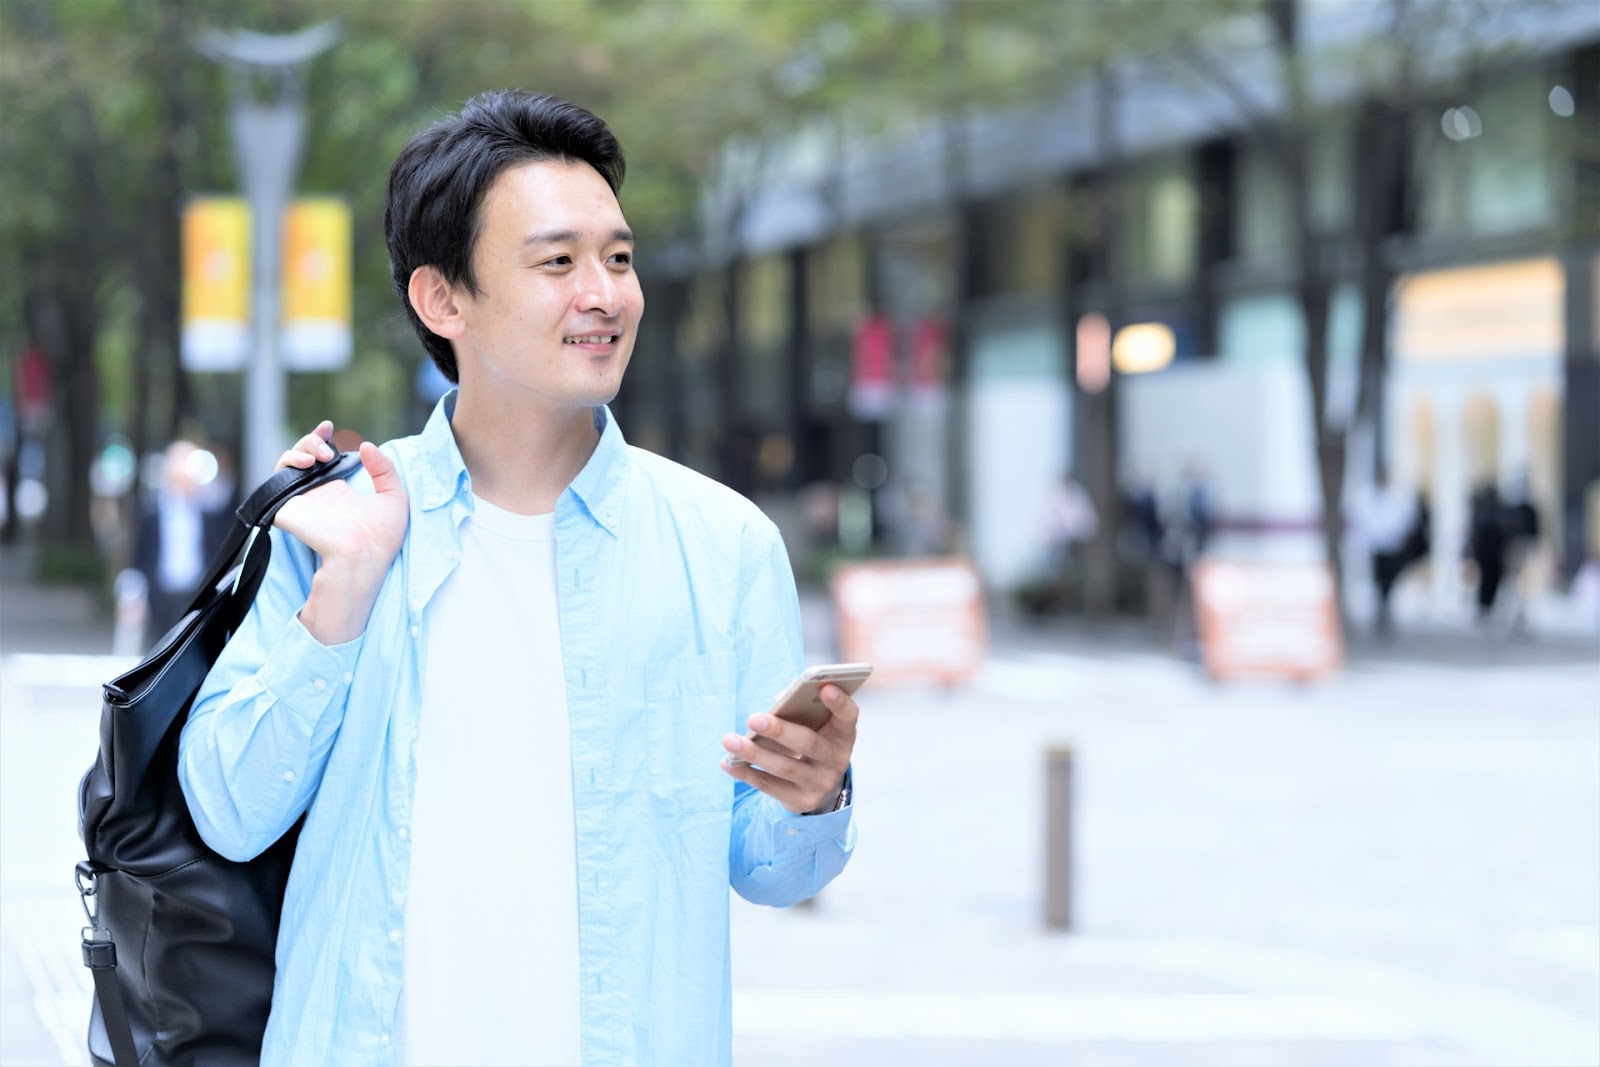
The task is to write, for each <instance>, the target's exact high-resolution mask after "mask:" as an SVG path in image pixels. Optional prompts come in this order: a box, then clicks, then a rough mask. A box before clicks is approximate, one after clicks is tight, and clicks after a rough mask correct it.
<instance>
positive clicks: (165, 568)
mask: <svg viewBox="0 0 1600 1067" xmlns="http://www.w3.org/2000/svg"><path fill="white" fill-rule="evenodd" d="M216 478H217V463H216V457H215V455H214V454H213V453H211V452H210V451H208V450H205V449H202V448H201V447H200V446H199V445H197V444H195V443H194V442H193V441H189V440H186V439H184V438H179V439H177V440H175V441H173V442H172V443H171V444H169V445H168V446H167V448H166V451H165V452H164V453H163V455H162V461H161V483H160V485H158V486H157V487H156V490H155V492H154V493H151V494H150V495H149V496H148V498H147V499H146V500H145V503H144V505H143V507H142V508H141V510H140V514H139V529H138V533H137V534H136V535H135V538H134V548H133V559H132V562H131V566H132V569H133V570H136V571H138V572H139V573H140V574H142V575H143V576H144V589H145V597H146V600H147V609H146V612H145V634H144V645H145V647H146V648H148V647H150V646H151V645H152V644H153V643H154V642H155V641H156V640H157V639H158V638H160V637H161V636H162V635H163V634H165V633H166V632H167V631H168V630H170V629H171V628H172V627H173V626H174V625H176V624H177V622H178V621H179V619H181V618H182V616H183V612H184V610H185V609H186V608H188V606H189V602H190V601H191V600H193V599H194V595H195V593H196V592H198V591H199V584H200V579H201V578H203V577H205V570H206V564H207V563H209V562H210V561H211V555H212V553H214V552H215V551H216V550H217V548H218V547H219V546H220V545H221V544H222V542H223V540H224V539H226V537H227V536H228V527H229V526H230V525H231V523H232V521H233V517H232V515H230V514H229V512H228V508H227V507H226V503H225V502H223V505H222V506H218V501H217V500H216V497H215V494H214V483H215V482H216Z"/></svg>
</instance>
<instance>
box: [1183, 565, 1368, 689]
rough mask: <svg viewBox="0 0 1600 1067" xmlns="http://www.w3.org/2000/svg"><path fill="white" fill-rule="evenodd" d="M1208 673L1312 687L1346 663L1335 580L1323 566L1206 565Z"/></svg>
mask: <svg viewBox="0 0 1600 1067" xmlns="http://www.w3.org/2000/svg"><path fill="white" fill-rule="evenodd" d="M1194 605H1195V622H1196V626H1197V628H1198V631H1199V637H1200V648H1201V654H1202V656H1203V657H1204V661H1205V668H1206V673H1208V674H1209V675H1211V677H1213V678H1216V679H1226V678H1237V677H1240V676H1243V675H1275V676H1278V677H1287V678H1294V679H1296V680H1299V681H1310V680H1311V679H1313V678H1317V677H1321V676H1322V675H1326V674H1331V673H1333V672H1334V671H1337V670H1338V669H1339V667H1340V665H1341V664H1342V662H1343V659H1344V643H1343V640H1342V637H1341V635H1340V632H1339V609H1338V605H1337V603H1336V601H1335V599H1334V590H1333V577H1332V575H1331V574H1330V573H1329V572H1328V567H1327V565H1326V564H1324V563H1266V562H1261V563H1243V562H1235V561H1229V560H1204V561H1202V562H1200V563H1198V564H1196V565H1195V568H1194Z"/></svg>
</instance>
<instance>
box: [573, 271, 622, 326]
mask: <svg viewBox="0 0 1600 1067" xmlns="http://www.w3.org/2000/svg"><path fill="white" fill-rule="evenodd" d="M580 286H581V287H580V288H579V290H578V300H579V304H580V306H581V307H582V309H583V310H584V311H598V312H601V313H602V314H605V315H615V314H616V313H617V312H618V311H620V310H621V307H622V287H621V285H619V284H618V281H617V277H616V275H614V274H612V273H611V271H609V270H607V269H606V267H605V264H603V263H602V264H596V265H593V266H590V267H588V268H586V269H585V271H584V273H583V277H582V278H581V279H580Z"/></svg>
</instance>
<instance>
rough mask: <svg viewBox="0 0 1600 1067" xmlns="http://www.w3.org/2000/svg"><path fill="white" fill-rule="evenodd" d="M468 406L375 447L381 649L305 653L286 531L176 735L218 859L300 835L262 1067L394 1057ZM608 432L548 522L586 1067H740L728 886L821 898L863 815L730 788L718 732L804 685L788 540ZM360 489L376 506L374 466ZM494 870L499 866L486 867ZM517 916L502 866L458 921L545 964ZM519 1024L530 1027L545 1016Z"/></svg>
mask: <svg viewBox="0 0 1600 1067" xmlns="http://www.w3.org/2000/svg"><path fill="white" fill-rule="evenodd" d="M454 400H455V397H454V394H450V395H448V396H446V397H445V399H444V400H442V401H441V402H440V404H439V406H438V408H436V409H435V411H434V413H433V416H432V418H431V419H430V420H429V422H428V425H427V427H426V428H425V429H424V430H423V432H422V433H421V434H420V435H418V436H416V437H409V438H404V439H402V440H398V441H393V442H390V443H389V444H388V445H385V446H384V450H385V452H386V453H387V454H388V455H389V457H390V458H392V459H393V460H394V461H395V464H396V466H397V467H398V469H399V472H400V476H401V478H402V479H403V480H404V483H405V486H406V491H407V493H408V494H409V495H410V508H411V516H410V528H409V530H408V532H407V536H406V540H405V544H404V546H403V547H402V549H401V551H400V555H399V557H398V558H397V559H396V560H395V563H394V565H393V566H392V567H391V568H390V571H389V574H388V577H387V578H386V580H385V581H384V584H383V587H382V589H381V591H380V592H379V594H378V599H377V602H376V604H375V606H374V607H373V610H372V615H371V618H370V620H369V621H368V624H367V629H366V632H365V633H364V634H363V635H362V636H361V637H359V638H357V639H356V640H354V641H351V642H349V643H347V644H343V645H338V646H334V647H331V648H330V647H327V646H324V645H321V644H319V643H318V642H317V641H316V640H315V639H314V638H312V636H311V635H310V634H309V633H308V632H307V631H306V629H305V628H304V627H303V626H302V625H301V623H300V621H299V619H298V615H297V613H298V611H299V609H300V607H301V605H303V604H304V603H305V600H306V597H307V595H308V594H309V591H310V587H311V577H312V574H313V571H314V570H315V565H316V561H315V557H314V555H313V553H312V552H311V551H310V550H309V549H307V548H306V547H305V545H303V544H302V543H300V542H299V541H297V540H296V539H295V538H293V537H291V536H288V535H286V534H284V533H282V532H281V531H274V532H273V534H272V539H273V551H272V564H271V567H270V568H269V570H268V573H267V576H266V580H265V581H264V583H263V584H262V588H261V591H260V593H259V595H258V596H257V598H256V602H255V605H254V607H253V608H252V610H251V612H250V614H249V617H248V618H247V619H246V620H245V622H244V624H243V626H242V627H241V628H240V630H239V632H238V633H237V634H235V635H234V637H233V639H232V640H231V641H230V642H229V644H228V646H227V648H226V650H225V651H224V652H223V654H222V656H221V658H220V659H219V660H218V662H217V664H216V666H215V667H214V668H213V669H212V671H211V674H210V676H209V677H208V678H207V679H206V682H205V685H204V687H203V688H202V690H201V692H200V695H199V697H198V699H197V700H196V702H195V705H194V708H193V710H192V711H191V713H190V717H189V721H188V724H187V725H186V726H185V728H184V731H183V739H182V743H181V748H180V761H179V773H180V778H181V780H182V783H183V789H184V793H185V795H186V796H187V798H188V801H189V805H190V808H191V810H192V812H193V814H194V819H195V823H196V825H197V826H198V827H199V829H200V833H201V835H202V836H203V837H204V838H205V840H206V842H207V843H208V844H210V845H211V847H212V848H214V849H216V850H217V851H218V852H219V853H221V854H222V855H224V856H227V857H230V858H233V859H240V860H242V859H246V858H249V857H251V856H254V855H256V854H257V853H259V852H260V851H262V850H263V849H264V848H266V847H267V846H268V845H269V844H271V843H272V842H273V841H275V840H276V839H277V838H278V837H279V836H281V835H282V834H283V832H284V831H285V830H287V829H288V828H289V827H290V826H291V825H293V823H294V821H295V820H296V819H297V818H299V817H300V815H301V813H302V812H304V813H306V814H307V819H306V824H305V828H304V830H303V832H302V835H301V837H300V843H299V846H298V851H297V852H296V855H295V862H294V869H293V872H292V873H291V875H290V878H289V887H288V893H287V895H286V897H285V900H284V909H283V921H282V934H281V935H280V937H279V940H278V952H277V963H278V972H277V980H276V984H275V986H274V989H273V1004H272V1016H271V1019H270V1021H269V1022H268V1024H267V1033H266V1041H265V1046H264V1048H263V1051H262V1062H263V1063H264V1064H269V1065H271V1064H349V1063H363V1064H365V1063H387V1062H390V1060H391V1059H392V1052H393V1050H394V1048H395V1047H396V1044H397V1042H396V1038H395V1036H394V1034H393V1028H394V1025H395V1016H396V1011H397V1008H398V1006H399V1003H400V989H401V983H402V981H403V979H404V975H403V973H402V961H403V959H404V955H405V953H404V944H403V938H404V937H405V929H404V918H403V917H404V910H405V899H406V888H407V884H408V879H409V848H408V844H407V841H406V839H405V837H404V835H403V832H402V830H403V828H404V827H405V826H407V825H408V824H409V823H410V816H411V803H412V796H413V786H414V784H415V777H416V759H415V748H414V746H415V744H416V742H417V738H418V733H419V721H420V712H421V706H420V705H421V694H422V689H423V679H422V672H423V669H424V665H425V664H426V662H427V658H426V656H425V655H424V654H423V651H424V649H423V646H424V643H425V642H426V641H427V639H428V604H429V601H430V600H431V599H432V598H433V595H434V593H435V592H436V591H437V590H438V589H439V587H440V585H441V584H442V583H443V582H444V580H445V578H446V577H447V576H448V575H449V574H450V572H451V570H452V569H453V568H454V567H455V564H456V562H457V560H459V559H460V556H461V539H460V532H459V531H460V528H461V524H462V522H463V521H464V520H465V519H466V518H467V516H469V515H470V514H471V513H472V496H471V486H470V482H469V479H468V475H467V471H466V467H465V465H464V464H463V462H462V460H461V454H460V452H459V450H458V449H457V448H456V443H455V437H454V435H453V434H452V432H451V429H450V422H449V419H450V415H451V413H452V411H453V410H454ZM595 422H596V425H597V426H598V427H599V428H600V429H601V438H600V443H599V446H598V447H597V448H596V449H595V452H594V455H593V456H592V457H591V458H590V460H589V462H588V464H587V465H585V467H584V468H583V470H582V472H581V473H579V475H578V477H577V478H576V479H574V480H573V483H572V485H571V486H570V487H568V489H567V490H566V491H565V492H564V493H562V495H561V498H560V500H559V501H558V502H557V504H556V511H555V542H556V569H557V580H558V591H557V595H558V598H559V610H560V619H561V645H562V652H563V660H564V673H565V675H566V688H567V699H568V712H569V717H570V731H571V737H572V781H573V799H574V803H575V809H576V810H575V816H574V817H575V822H576V825H575V831H576V837H577V846H578V853H577V867H578V927H579V943H580V946H581V947H580V959H579V982H580V994H579V995H580V1020H581V1030H582V1042H583V1059H584V1062H585V1063H586V1064H631V1063H640V1064H662V1065H674V1067H676V1065H683V1064H696V1065H699V1064H718V1063H728V1062H730V1061H731V1058H732V1052H731V1043H732V990H731V981H730V964H729V949H728V887H729V886H730V885H731V886H732V887H733V888H734V889H735V890H736V891H737V892H738V893H739V894H740V895H741V896H743V897H745V898H746V899H748V900H751V901H754V902H756V903H761V904H773V905H788V904H792V903H795V902H797V901H800V900H803V899H805V898H806V897H809V896H811V895H812V894H814V893H816V892H817V890H819V889H821V888H822V886H824V885H826V884H827V883H828V881H830V880H831V879H832V878H833V877H834V876H835V875H837V874H838V873H839V871H841V870H842V869H843V868H844V865H845V863H846V861H847V860H848V859H849V856H850V851H851V849H852V847H853V845H854V836H855V832H854V827H853V825H852V822H851V808H850V807H849V806H846V807H845V808H843V809H842V810H840V811H838V812H836V813H834V814H831V815H817V816H795V815H790V814H789V813H788V812H787V811H785V810H784V809H783V807H782V806H781V805H779V804H778V803H777V802H776V801H775V800H773V799H772V798H771V797H768V796H766V795H764V794H762V793H760V792H758V791H756V790H754V789H751V788H750V787H748V786H746V785H744V784H742V783H737V782H734V781H733V780H732V779H731V778H729V777H728V776H727V775H726V774H725V773H724V772H723V771H722V770H721V769H720V768H719V767H718V763H719V762H720V761H721V758H722V756H723V754H724V753H723V750H722V745H721V738H722V735H723V734H724V733H725V732H728V731H742V730H743V729H744V720H745V718H746V717H748V716H749V715H750V714H751V713H752V712H754V711H760V710H763V709H765V708H766V707H768V706H769V703H770V701H771V699H772V697H773V695H774V694H775V693H776V692H778V691H779V690H780V689H782V688H783V686H784V685H786V684H787V683H788V682H789V681H790V680H791V679H792V678H793V677H794V675H795V674H796V673H797V672H798V670H799V669H800V668H801V666H802V664H803V660H802V655H801V635H800V619H799V609H798V604H797V601H796V597H795V588H794V579H793V576H792V574H791V572H790V568H789V562H788V557H787V554H786V553H785V551H784V548H783V542H782V540H781V538H780V537H779V535H778V531H777V529H776V528H775V527H774V526H773V524H772V523H771V522H770V521H769V520H768V519H767V518H766V517H765V516H763V515H762V514H761V512H760V511H759V510H757V509H756V508H755V507H754V506H753V505H752V504H750V503H749V502H748V501H747V500H745V499H744V498H743V497H741V496H739V495H738V494H736V493H734V492H732V491H731V490H729V489H727V488H725V487H723V486H720V485H718V484H717V483H715V482H713V481H710V480H709V479H706V478H704V477H701V476H700V475H697V474H695V473H693V472H692V471H689V470H687V469H686V468H683V467H680V466H678V465H677V464H674V463H671V462H669V461H667V460H664V459H661V458H660V457H657V456H654V455H651V454H650V453H648V452H644V451H641V450H639V449H635V448H632V447H630V446H629V445H628V444H627V443H626V442H625V441H624V440H623V438H622V434H621V432H620V431H619V430H618V429H617V426H616V423H615V422H614V420H612V419H611V418H610V415H609V413H608V412H607V411H606V410H605V409H603V408H598V409H596V411H595ZM354 484H356V485H357V487H358V488H360V489H363V490H364V491H370V490H371V483H370V481H369V480H368V479H367V478H366V475H365V474H364V473H361V474H358V475H357V476H356V479H355V481H354ZM542 688H543V687H542V686H541V684H540V680H539V679H537V678H529V679H527V682H526V686H525V688H524V689H523V690H522V691H521V692H517V693H507V694H506V699H507V700H513V701H515V700H523V701H528V702H533V701H537V700H538V699H539V698H540V693H541V691H542ZM461 710H462V711H464V712H468V713H470V709H461ZM528 817H529V818H538V817H539V813H538V812H532V811H530V812H528ZM516 847H517V842H516V840H514V839H512V840H507V841H506V842H505V848H507V849H508V850H509V849H515V848H516ZM484 868H485V870H486V871H489V872H492V871H493V870H494V857H493V856H485V857H484ZM519 897H520V890H519V887H518V886H515V885H502V884H500V883H498V882H496V881H495V880H494V879H493V876H492V873H491V875H490V876H489V877H488V878H487V879H486V881H485V883H484V885H483V893H482V896H481V897H479V898H477V899H474V900H470V901H463V902H462V906H463V907H471V908H476V909H481V911H482V913H483V916H484V936H485V937H490V938H495V939H497V940H498V941H499V942H500V943H502V944H503V947H504V951H506V952H510V953H531V952H537V951H539V946H538V945H531V944H526V943H524V942H523V941H520V940H519V939H518V930H519V923H518V908H519V906H520V905H519ZM463 1025H471V1023H470V1020H463ZM528 1025H529V1026H537V1025H538V1005H536V1004H530V1005H529V1006H528Z"/></svg>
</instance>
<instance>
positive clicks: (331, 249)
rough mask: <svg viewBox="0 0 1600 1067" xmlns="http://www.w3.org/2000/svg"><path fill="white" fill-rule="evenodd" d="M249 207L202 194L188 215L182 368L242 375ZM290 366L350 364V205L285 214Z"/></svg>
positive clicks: (324, 200) (326, 204) (322, 200)
mask: <svg viewBox="0 0 1600 1067" xmlns="http://www.w3.org/2000/svg"><path fill="white" fill-rule="evenodd" d="M250 273H251V271H250V205H249V203H248V202H247V201H246V200H244V199H243V198H242V197H236V196H203V197H196V198H195V199H193V200H191V201H190V202H189V205H188V207H186V208H185V209H184V213H183V343H182V344H183V365H184V367H185V368H186V369H188V370H191V371H237V370H243V369H244V365H245V361H246V359H247V357H248V356H249V353H250V316H251V307H250V300H251V292H250V283H251V277H250ZM282 285H283V365H284V367H285V368H286V369H288V370H294V371H322V370H335V369H337V368H339V367H342V366H344V365H345V364H346V363H347V362H349V359H350V347H351V341H350V208H349V206H348V205H346V204H345V203H344V201H342V200H338V199H334V198H332V197H306V198H302V199H299V200H295V201H294V202H293V203H291V204H290V205H289V208H288V210H287V211H285V212H284V216H283V280H282Z"/></svg>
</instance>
